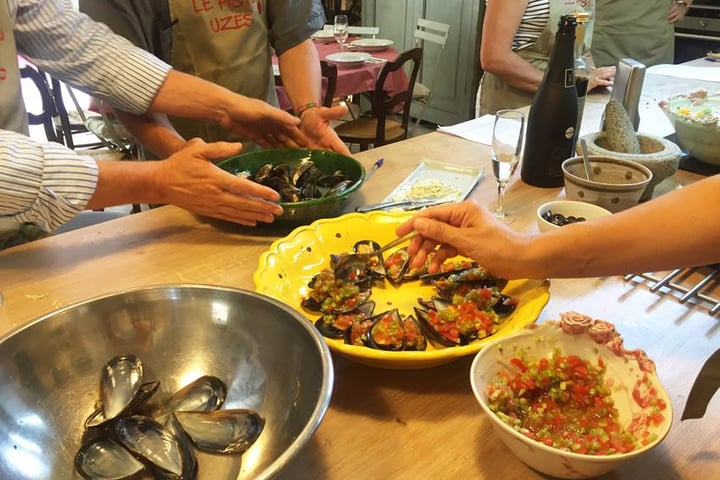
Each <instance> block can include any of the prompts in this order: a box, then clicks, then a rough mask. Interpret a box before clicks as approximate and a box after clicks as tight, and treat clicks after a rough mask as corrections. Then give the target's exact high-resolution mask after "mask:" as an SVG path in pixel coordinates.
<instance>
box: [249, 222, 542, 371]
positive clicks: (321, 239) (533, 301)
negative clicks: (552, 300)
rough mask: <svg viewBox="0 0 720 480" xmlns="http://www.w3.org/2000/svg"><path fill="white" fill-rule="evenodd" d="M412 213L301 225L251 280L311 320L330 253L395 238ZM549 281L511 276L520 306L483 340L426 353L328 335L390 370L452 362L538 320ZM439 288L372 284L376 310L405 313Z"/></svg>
mask: <svg viewBox="0 0 720 480" xmlns="http://www.w3.org/2000/svg"><path fill="white" fill-rule="evenodd" d="M410 216H412V214H411V213H406V212H370V213H365V214H361V213H350V214H347V215H343V216H340V217H336V218H328V219H322V220H317V221H315V222H313V223H312V224H310V225H306V226H302V227H298V228H296V229H295V230H293V231H292V232H290V233H289V234H288V235H287V236H286V237H285V238H281V239H279V240H277V241H275V242H273V244H272V245H271V246H270V249H269V250H268V251H266V252H264V253H263V254H262V255H261V256H260V260H259V265H258V269H257V270H256V271H255V274H254V276H253V279H254V281H255V290H256V291H257V292H259V293H262V294H264V295H268V296H270V297H273V298H275V299H277V300H280V301H281V302H284V303H286V304H287V305H289V306H291V307H293V308H295V309H296V310H298V311H299V312H301V313H302V314H303V315H305V316H306V317H307V318H308V319H309V320H310V321H312V322H314V321H315V320H316V319H317V318H318V317H319V315H318V314H317V313H314V312H309V311H307V310H305V309H304V308H303V307H302V306H301V302H302V300H303V299H304V298H305V297H306V296H307V293H308V290H309V289H308V286H307V284H308V282H309V281H310V279H311V278H312V277H313V276H314V275H315V274H317V273H318V272H319V271H320V270H322V269H323V268H325V267H327V266H329V264H330V254H332V253H342V252H349V251H351V250H352V246H353V244H355V242H357V241H359V240H374V241H376V242H378V243H380V244H381V245H383V244H385V243H387V242H389V241H391V240H393V239H394V238H396V235H395V229H396V228H397V226H398V225H400V224H401V223H402V222H403V221H405V220H406V219H408V218H409V217H410ZM548 286H549V284H548V282H547V281H540V280H513V281H510V282H509V283H508V284H507V286H506V287H505V289H504V290H503V293H505V294H507V295H511V296H513V297H516V298H518V300H519V304H518V307H517V309H516V310H515V311H514V312H513V313H512V315H511V316H510V317H508V318H507V319H505V321H504V322H503V324H502V325H501V326H500V328H499V330H498V331H497V332H496V333H495V334H493V335H491V336H490V337H486V338H484V339H480V340H476V341H474V342H472V343H470V344H468V345H465V346H461V347H447V348H441V347H434V346H433V345H432V344H428V349H427V350H425V351H423V352H388V351H382V350H375V349H371V348H367V347H357V346H352V345H346V344H345V343H344V342H343V341H342V339H340V340H335V339H330V338H326V341H327V343H328V346H329V347H330V349H331V350H333V351H334V352H336V353H338V354H340V355H343V356H345V357H348V358H350V359H351V360H354V361H356V362H358V363H362V364H365V365H369V366H373V367H382V368H392V369H416V368H427V367H433V366H436V365H441V364H444V363H448V362H451V361H453V360H455V359H457V358H459V357H463V356H466V355H473V354H475V353H477V352H478V351H479V350H480V349H481V348H482V347H483V345H485V344H486V343H488V342H491V341H493V340H495V339H497V338H500V337H503V336H505V335H508V334H510V333H513V332H516V331H518V330H520V329H522V328H523V327H525V326H526V325H528V324H531V323H533V322H535V320H536V319H537V318H538V316H539V315H540V311H541V310H542V309H543V307H545V304H546V303H547V302H548V299H549V297H550V294H549V291H548ZM434 293H435V288H434V287H432V286H428V285H424V284H421V283H420V282H419V281H413V282H406V283H403V284H401V285H400V286H397V287H396V286H393V285H391V284H390V283H389V282H387V281H386V282H385V284H384V285H381V284H376V285H374V286H373V288H372V296H371V297H370V298H371V299H372V300H374V301H375V303H376V307H375V312H376V313H380V312H382V311H385V310H389V309H391V308H398V309H399V310H400V312H401V313H405V314H411V313H413V314H414V311H413V306H416V305H417V299H418V298H426V299H429V298H431V297H432V296H433V294H434Z"/></svg>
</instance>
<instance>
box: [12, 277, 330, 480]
mask: <svg viewBox="0 0 720 480" xmlns="http://www.w3.org/2000/svg"><path fill="white" fill-rule="evenodd" d="M123 353H133V354H136V355H138V356H139V357H140V358H141V359H142V360H143V362H144V365H145V378H146V379H147V380H160V381H161V384H160V389H159V390H158V392H157V393H156V394H155V395H162V396H163V397H166V396H169V395H170V394H171V393H172V392H174V391H176V390H178V389H179V388H180V387H182V386H183V385H185V384H187V383H189V382H190V381H192V380H194V379H195V378H197V377H199V376H201V375H204V374H209V375H216V376H218V377H220V378H221V379H223V380H224V381H225V383H226V384H227V386H228V395H227V400H226V402H225V405H224V406H223V408H250V409H253V410H256V411H257V412H259V413H260V414H261V415H263V416H264V417H265V419H266V425H265V429H264V431H263V432H262V434H261V435H260V438H259V439H258V441H257V442H256V443H255V444H254V445H253V446H252V447H251V448H250V450H248V451H247V452H245V454H244V455H243V456H242V457H236V456H222V455H209V454H199V455H198V463H199V475H198V478H200V479H213V480H222V479H245V478H252V479H267V478H272V477H273V476H275V475H276V474H277V473H278V472H280V470H281V469H282V468H283V467H284V466H285V465H286V464H287V463H288V462H289V461H290V460H291V459H292V458H293V457H294V456H295V455H296V454H297V453H298V451H299V450H300V449H301V448H302V447H303V445H304V444H305V443H306V442H307V441H308V440H309V439H310V437H311V436H312V435H313V433H314V432H315V430H316V429H317V427H318V426H319V424H320V422H321V420H322V418H323V416H324V414H325V411H326V410H327V407H328V404H329V402H330V396H331V391H332V385H333V369H332V361H331V358H330V353H329V350H328V348H327V345H326V344H325V342H324V340H323V339H322V337H321V336H320V335H319V333H318V332H317V330H316V329H315V327H314V326H313V325H312V324H310V322H308V321H307V320H306V319H305V318H304V317H303V316H302V315H300V314H299V313H297V312H296V311H294V310H293V309H291V308H289V307H287V306H286V305H284V304H282V303H280V302H278V301H276V300H274V299H271V298H270V297H266V296H264V295H260V294H257V293H253V292H249V291H244V290H237V289H230V288H222V287H213V286H204V285H169V286H157V287H146V288H141V289H136V290H129V291H125V292H120V293H117V294H112V295H107V296H103V297H99V298H94V299H91V300H88V301H85V302H82V303H79V304H76V305H73V306H70V307H67V308H63V309H61V310H58V311H56V312H53V313H50V314H49V315H46V316H44V317H42V318H39V319H37V320H35V321H33V322H31V323H30V324H28V325H27V326H26V327H24V328H22V329H20V330H18V331H15V332H13V333H11V334H9V335H8V336H6V337H5V338H3V339H1V340H0V451H1V452H2V453H1V454H0V478H2V479H3V480H11V479H32V480H37V479H46V478H52V479H63V480H65V479H72V478H81V477H80V476H79V475H78V474H77V473H76V472H75V469H74V464H73V460H74V456H75V453H76V452H77V450H78V448H79V447H80V441H81V437H82V435H83V421H84V420H85V418H86V417H87V416H88V415H89V414H90V413H91V412H92V411H93V408H94V405H95V401H96V399H97V398H98V388H99V387H98V384H99V377H100V369H101V367H102V366H103V364H105V362H107V361H108V360H109V359H110V358H111V357H113V356H116V355H119V354H123Z"/></svg>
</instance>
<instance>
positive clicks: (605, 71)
mask: <svg viewBox="0 0 720 480" xmlns="http://www.w3.org/2000/svg"><path fill="white" fill-rule="evenodd" d="M614 79H615V67H599V68H593V69H592V71H590V81H589V82H588V89H587V91H588V92H589V91H591V90H593V89H595V88H597V87H611V86H612V85H613V83H614Z"/></svg>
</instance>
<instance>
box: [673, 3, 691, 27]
mask: <svg viewBox="0 0 720 480" xmlns="http://www.w3.org/2000/svg"><path fill="white" fill-rule="evenodd" d="M692 2H693V0H684V1H677V0H671V1H670V8H668V16H667V19H668V23H677V22H679V21H680V20H682V19H683V18H685V15H687V12H688V7H689V6H690V5H691V4H692Z"/></svg>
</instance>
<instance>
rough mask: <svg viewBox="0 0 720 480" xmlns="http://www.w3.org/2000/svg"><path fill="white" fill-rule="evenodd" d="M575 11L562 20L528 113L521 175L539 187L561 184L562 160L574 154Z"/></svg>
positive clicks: (525, 180)
mask: <svg viewBox="0 0 720 480" xmlns="http://www.w3.org/2000/svg"><path fill="white" fill-rule="evenodd" d="M576 25H577V21H576V20H575V17H574V16H573V15H563V16H562V17H560V21H559V22H558V31H557V33H556V34H555V45H554V46H553V50H552V54H551V55H550V62H549V64H548V67H547V70H545V75H544V76H543V80H542V83H541V84H540V88H539V89H538V91H537V92H536V93H535V96H534V97H533V102H532V106H531V107H530V113H529V115H528V126H527V135H526V137H525V149H524V153H523V160H522V166H521V169H520V176H521V178H522V179H523V181H524V182H525V183H527V184H529V185H534V186H536V187H561V186H562V185H563V174H562V169H561V167H560V166H561V164H562V162H563V161H565V160H566V159H568V158H570V157H571V156H573V152H574V150H575V137H576V135H575V129H576V126H577V113H578V96H577V90H576V88H577V87H576V85H575V73H574V63H575V55H574V50H575V49H574V45H575V27H576Z"/></svg>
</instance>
